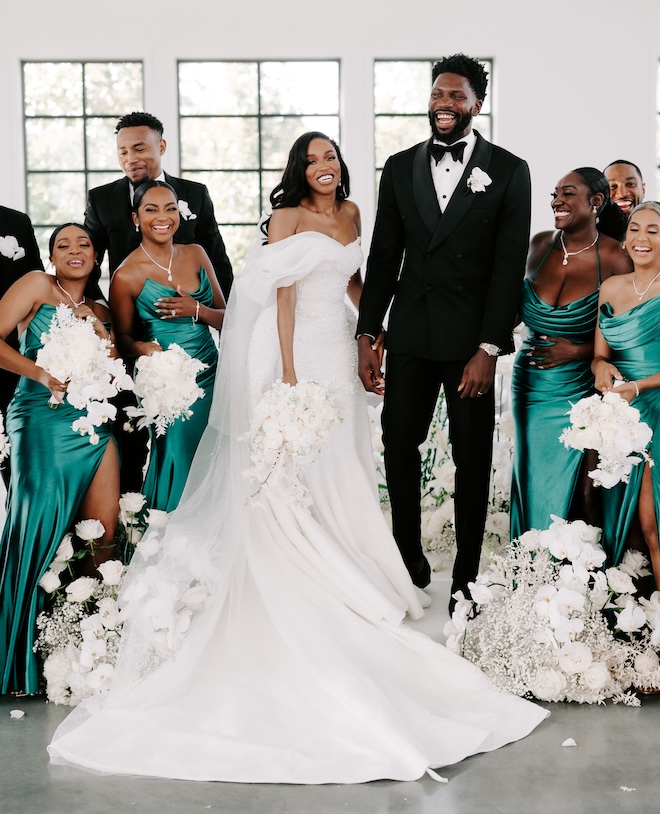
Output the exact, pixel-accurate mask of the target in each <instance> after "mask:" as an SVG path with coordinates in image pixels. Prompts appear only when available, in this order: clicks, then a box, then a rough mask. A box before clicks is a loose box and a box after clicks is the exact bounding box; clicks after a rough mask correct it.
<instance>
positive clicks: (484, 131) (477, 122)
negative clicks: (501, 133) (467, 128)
mask: <svg viewBox="0 0 660 814" xmlns="http://www.w3.org/2000/svg"><path fill="white" fill-rule="evenodd" d="M491 123H492V122H491V119H490V116H481V115H479V116H477V117H476V119H473V120H472V125H473V127H474V129H475V130H476V131H477V132H478V133H481V135H482V136H483V137H484V138H485V139H486V140H487V141H490V140H491V139H492V137H493V136H492V133H491V132H490V131H491Z"/></svg>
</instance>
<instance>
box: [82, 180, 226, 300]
mask: <svg viewBox="0 0 660 814" xmlns="http://www.w3.org/2000/svg"><path fill="white" fill-rule="evenodd" d="M165 180H166V181H167V183H168V184H169V185H170V186H172V187H173V188H174V189H175V191H176V193H177V197H178V199H179V200H183V201H185V202H186V203H187V204H188V207H189V208H190V211H191V213H192V214H194V215H196V216H197V217H196V218H194V219H188V220H186V218H185V217H184V216H183V215H181V224H180V226H179V228H178V229H177V232H176V234H175V235H174V240H175V242H176V243H199V244H200V245H201V246H202V247H203V248H204V249H205V250H206V253H207V254H208V256H209V258H210V260H211V263H212V264H213V268H214V270H215V274H216V277H217V278H218V282H219V283H220V288H221V289H222V292H223V294H224V295H225V297H228V296H229V291H230V289H231V284H232V280H233V275H232V269H231V263H230V262H229V258H228V257H227V252H226V251H225V244H224V243H223V240H222V237H221V236H220V231H219V230H218V224H217V222H216V219H215V214H214V211H213V203H212V201H211V196H210V195H209V191H208V189H207V187H206V186H205V185H204V184H199V183H197V182H196V181H187V180H185V179H183V178H174V177H173V176H171V175H168V174H167V173H165ZM128 183H129V182H128V178H126V177H124V178H121V179H120V180H118V181H113V182H112V183H110V184H104V185H103V186H100V187H95V188H94V189H90V191H89V196H88V198H87V208H86V210H85V226H86V227H87V228H88V229H89V231H90V233H91V235H92V238H93V240H94V247H95V248H96V250H97V252H98V260H99V264H100V263H101V261H102V260H103V257H104V255H105V252H106V251H107V252H108V262H109V267H110V276H112V275H113V274H114V272H115V269H116V268H117V266H119V265H120V264H121V263H122V262H123V261H124V260H125V259H126V257H128V255H129V254H130V253H131V252H132V251H133V250H134V249H136V248H137V247H138V245H139V242H140V239H139V234H138V233H137V232H136V231H135V225H134V223H133V220H132V218H131V205H130V195H129V186H128ZM97 280H98V277H97Z"/></svg>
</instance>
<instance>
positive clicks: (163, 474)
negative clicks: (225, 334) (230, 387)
mask: <svg viewBox="0 0 660 814" xmlns="http://www.w3.org/2000/svg"><path fill="white" fill-rule="evenodd" d="M175 296H176V290H175V289H173V288H170V287H169V286H165V285H162V284H161V283H158V282H156V281H155V280H150V279H147V280H145V283H144V286H143V287H142V291H141V292H140V294H139V295H138V297H137V299H136V302H135V305H136V308H137V312H138V314H139V316H140V319H141V320H142V324H143V336H144V338H145V340H146V341H154V340H156V341H158V342H159V344H160V345H161V346H162V347H163V349H164V350H167V348H168V347H169V346H170V345H171V344H172V343H175V344H177V345H179V346H180V347H181V348H183V349H184V350H185V351H186V352H187V353H189V354H190V356H193V357H195V358H196V359H199V360H200V361H202V362H204V363H205V364H207V365H208V367H207V368H205V369H204V370H202V371H201V372H200V373H198V374H197V384H198V385H199V386H200V387H201V388H202V390H204V398H201V399H199V400H198V401H196V402H195V403H194V404H193V405H192V407H191V409H192V412H193V414H192V416H191V417H190V418H188V419H186V420H185V421H184V420H182V419H177V420H176V421H175V422H174V424H173V425H172V426H170V427H168V428H167V432H166V433H165V434H164V435H161V436H160V437H157V436H156V433H155V431H154V429H153V427H150V428H149V438H150V452H149V462H148V464H147V471H146V474H145V478H144V484H143V489H142V491H143V493H144V496H145V497H146V499H147V506H149V507H150V508H152V509H161V510H162V511H167V512H171V511H172V510H173V509H175V508H176V507H177V506H178V504H179V500H180V499H181V494H182V492H183V487H184V486H185V484H186V479H187V478H188V472H189V470H190V464H191V463H192V459H193V457H194V455H195V451H196V450H197V445H198V444H199V439H200V438H201V437H202V433H203V432H204V429H205V428H206V425H207V423H208V418H209V410H210V409H211V400H212V398H213V385H214V383H215V371H216V366H217V360H218V350H217V347H216V344H215V342H214V340H213V336H212V335H211V331H210V330H209V327H208V325H205V324H203V323H202V322H193V321H192V320H191V318H190V317H178V318H174V319H161V315H160V314H159V313H158V312H157V311H156V305H155V303H156V301H157V300H158V299H159V297H175ZM191 296H192V297H194V298H195V299H196V300H197V301H198V302H199V303H200V304H201V305H207V306H212V305H213V288H212V287H211V282H210V280H209V278H208V275H207V273H206V269H204V268H202V269H200V284H199V288H198V289H197V291H193V292H191Z"/></svg>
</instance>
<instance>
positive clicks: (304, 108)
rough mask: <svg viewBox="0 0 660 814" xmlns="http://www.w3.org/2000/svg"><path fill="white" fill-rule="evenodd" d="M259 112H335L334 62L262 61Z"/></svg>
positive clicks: (336, 76) (336, 72) (336, 80)
mask: <svg viewBox="0 0 660 814" xmlns="http://www.w3.org/2000/svg"><path fill="white" fill-rule="evenodd" d="M261 112H262V113H335V114H337V113H338V112H339V64H338V63H337V62H263V63H262V65H261Z"/></svg>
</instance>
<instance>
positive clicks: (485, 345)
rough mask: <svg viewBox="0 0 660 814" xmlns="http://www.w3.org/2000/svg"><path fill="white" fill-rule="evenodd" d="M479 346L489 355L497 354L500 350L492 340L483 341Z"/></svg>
mask: <svg viewBox="0 0 660 814" xmlns="http://www.w3.org/2000/svg"><path fill="white" fill-rule="evenodd" d="M479 347H480V348H481V350H485V351H486V353H487V354H488V355H489V356H497V355H498V354H499V352H500V349H499V348H498V347H497V345H493V344H492V342H481V343H480V344H479Z"/></svg>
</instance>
